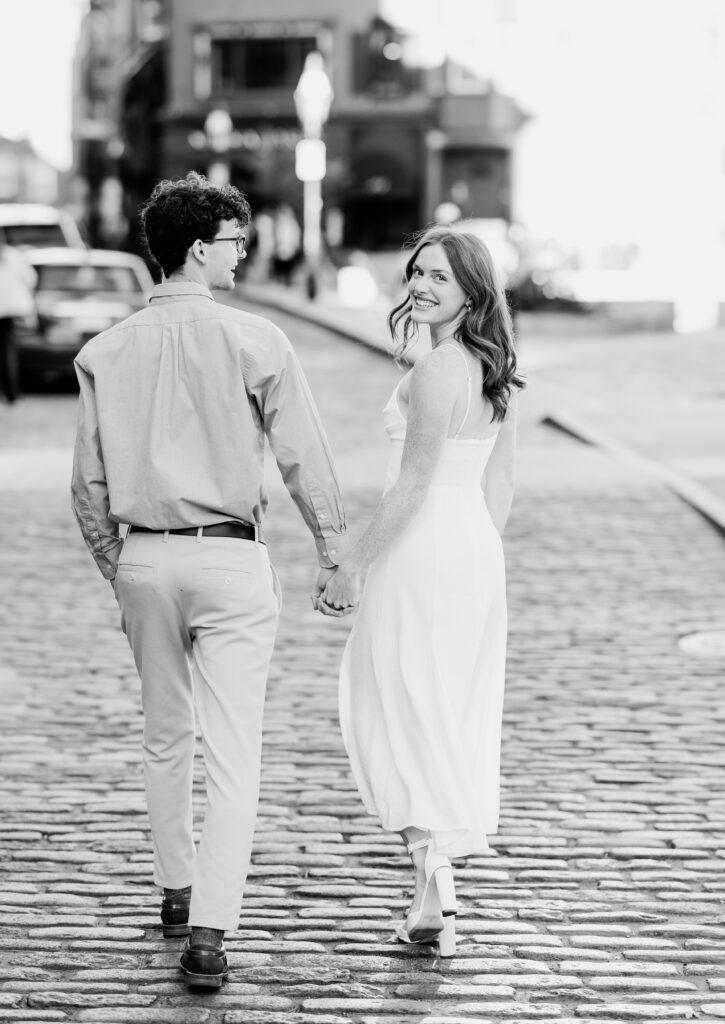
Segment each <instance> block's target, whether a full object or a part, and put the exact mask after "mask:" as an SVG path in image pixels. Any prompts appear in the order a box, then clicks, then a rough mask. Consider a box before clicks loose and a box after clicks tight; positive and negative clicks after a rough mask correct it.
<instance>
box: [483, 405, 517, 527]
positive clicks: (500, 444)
mask: <svg viewBox="0 0 725 1024" xmlns="http://www.w3.org/2000/svg"><path fill="white" fill-rule="evenodd" d="M517 418H518V410H517V407H516V398H515V397H514V398H512V399H511V402H510V404H509V407H508V411H507V413H506V418H505V420H504V421H503V423H502V424H501V428H500V430H499V432H498V437H497V438H496V443H495V444H494V446H493V451H492V452H491V455H490V457H489V460H488V464H487V465H486V473H485V475H484V478H483V493H484V496H485V498H486V506H487V508H488V511H489V512H490V514H491V519H492V520H493V525H494V526H495V527H496V529H497V530H498V532H499V533H503V531H504V527H505V526H506V521H507V519H508V516H509V512H510V511H511V502H512V500H513V496H514V482H515V477H514V456H515V450H516V421H517Z"/></svg>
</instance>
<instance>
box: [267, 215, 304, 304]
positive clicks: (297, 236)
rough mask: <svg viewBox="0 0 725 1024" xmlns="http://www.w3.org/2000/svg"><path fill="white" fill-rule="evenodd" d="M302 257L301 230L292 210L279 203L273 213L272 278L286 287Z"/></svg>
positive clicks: (290, 281)
mask: <svg viewBox="0 0 725 1024" xmlns="http://www.w3.org/2000/svg"><path fill="white" fill-rule="evenodd" d="M301 257H302V231H301V229H300V226H299V224H298V222H297V218H296V217H295V214H294V210H293V209H292V207H291V206H290V205H289V204H288V203H281V204H280V205H279V206H278V207H277V210H276V212H275V215H274V257H273V260H272V267H273V271H274V279H275V281H278V282H279V284H283V285H284V286H285V287H286V288H289V286H290V285H291V284H292V274H293V272H294V269H295V267H296V266H297V264H298V263H299V261H300V259H301Z"/></svg>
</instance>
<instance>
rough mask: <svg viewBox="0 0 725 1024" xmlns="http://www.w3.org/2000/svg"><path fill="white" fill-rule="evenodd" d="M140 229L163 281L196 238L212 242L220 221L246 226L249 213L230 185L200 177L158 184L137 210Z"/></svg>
mask: <svg viewBox="0 0 725 1024" xmlns="http://www.w3.org/2000/svg"><path fill="white" fill-rule="evenodd" d="M140 214H141V228H142V231H143V238H144V241H145V243H146V247H147V249H148V251H149V253H150V254H151V257H152V258H153V259H154V260H155V262H156V263H158V264H159V265H160V266H161V269H162V270H163V272H164V274H165V275H166V277H168V276H169V275H170V274H173V273H174V271H175V270H178V269H179V267H182V266H183V265H184V262H185V260H186V254H187V252H188V251H189V248H190V246H191V245H193V243H194V242H195V241H196V239H197V238H199V239H201V241H202V242H211V240H212V239H213V238H214V235H215V234H216V231H217V228H218V226H219V221H220V220H234V219H235V218H236V220H238V221H239V224H240V226H242V227H243V226H244V225H245V224H248V223H249V218H250V217H251V214H252V211H251V210H250V208H249V203H248V202H247V200H246V198H245V197H244V195H243V194H242V193H241V192H240V191H239V189H236V188H234V186H233V185H222V186H218V185H212V184H211V182H210V181H208V180H207V179H206V178H205V177H204V175H203V174H199V173H197V172H196V171H189V173H188V174H187V175H186V177H185V178H175V179H173V180H171V179H167V180H165V181H160V182H158V184H157V185H156V187H155V188H154V190H153V192H152V193H151V195H150V196H149V198H148V200H147V201H146V202H145V203H144V205H143V206H142V207H141V210H140Z"/></svg>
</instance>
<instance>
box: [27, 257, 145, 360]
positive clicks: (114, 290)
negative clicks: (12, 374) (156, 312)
mask: <svg viewBox="0 0 725 1024" xmlns="http://www.w3.org/2000/svg"><path fill="white" fill-rule="evenodd" d="M24 255H25V257H26V259H28V261H29V262H30V263H31V265H32V266H33V267H34V269H35V272H36V274H37V275H38V280H37V284H36V292H35V299H36V307H37V316H35V317H26V318H25V319H24V320H22V321H20V322H19V323H18V324H17V329H16V340H17V345H18V354H19V359H20V372H21V374H22V375H23V377H24V378H26V379H27V378H28V377H29V376H32V375H33V374H39V373H43V374H47V373H49V372H50V373H53V374H55V375H70V374H72V373H73V359H74V358H75V356H76V355H77V354H78V352H79V351H80V349H81V348H82V347H83V345H85V343H86V342H87V341H88V340H89V338H92V337H94V336H95V335H96V334H100V333H101V331H105V330H107V329H108V328H109V327H112V326H113V325H114V324H116V323H118V322H119V321H120V320H123V319H124V318H125V317H127V316H130V315H131V313H135V312H136V311H137V310H139V309H142V308H143V307H144V306H145V305H146V303H147V302H148V298H149V294H150V292H151V289H152V288H153V280H152V278H151V274H150V273H149V271H148V268H147V266H146V264H145V263H144V261H143V260H142V259H140V258H139V257H138V256H132V255H129V253H125V252H112V251H108V250H105V249H31V250H28V251H26V252H25V254H24Z"/></svg>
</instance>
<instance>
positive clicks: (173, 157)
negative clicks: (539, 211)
mask: <svg viewBox="0 0 725 1024" xmlns="http://www.w3.org/2000/svg"><path fill="white" fill-rule="evenodd" d="M380 8H381V4H380V0H356V2H355V3H347V2H346V3H340V2H339V0H274V2H273V3H270V0H245V2H244V3H243V4H240V3H239V0H205V3H204V4H203V5H199V4H198V2H197V0H93V2H92V4H91V10H90V12H89V14H88V16H87V19H86V21H87V25H86V26H85V30H84V31H85V39H86V43H85V45H84V43H83V39H82V42H81V45H80V46H79V54H78V61H77V63H78V73H77V81H78V83H79V92H78V96H77V104H76V106H77V109H78V114H79V116H78V118H77V125H78V131H77V135H76V142H77V148H76V167H77V169H78V170H79V172H80V173H81V175H84V176H86V177H87V180H88V181H89V186H88V190H89V196H90V200H91V202H90V206H91V217H90V219H91V220H93V219H94V218H95V219H94V220H93V227H94V228H95V229H96V230H95V231H94V230H91V232H90V233H91V235H92V236H93V235H94V233H95V234H96V235H97V228H98V226H99V225H101V224H102V221H103V217H102V206H103V196H104V190H105V192H108V191H109V188H110V191H111V193H113V194H115V193H114V188H113V187H111V186H109V185H108V181H109V180H110V181H112V182H113V181H117V182H118V188H119V194H120V196H121V201H122V206H123V219H124V220H125V222H126V223H127V225H128V230H129V233H130V238H129V242H130V245H131V247H134V241H135V239H134V219H135V211H136V209H137V207H138V204H139V203H140V202H141V201H142V200H143V198H144V197H145V196H146V195H148V193H149V191H150V190H151V188H152V187H153V183H154V182H155V181H156V180H158V179H159V178H160V177H173V176H177V175H184V174H185V173H186V172H187V171H188V170H190V169H191V168H195V169H198V170H201V171H205V172H208V171H209V169H210V168H214V171H215V174H217V175H219V174H221V175H222V177H224V176H227V177H228V178H229V180H230V181H231V182H232V183H233V184H235V185H237V186H238V187H239V188H241V189H242V190H243V191H244V192H245V193H246V194H247V195H248V197H249V200H250V202H251V205H252V208H253V210H256V211H260V210H262V209H265V208H269V209H272V208H274V207H277V206H279V204H280V203H286V204H289V205H291V206H292V208H293V209H294V210H295V211H296V212H297V214H298V216H299V215H300V214H301V200H302V192H301V185H300V182H299V181H298V180H297V178H296V175H295V146H296V144H297V142H298V141H299V140H300V137H301V132H300V126H299V123H298V120H297V116H296V112H295V105H294V100H293V92H294V89H295V86H296V84H297V82H298V80H299V77H300V74H301V72H302V69H303V66H304V62H305V58H306V56H307V54H308V53H310V52H312V51H319V52H320V53H322V55H323V57H324V60H325V67H326V70H327V72H328V75H329V77H330V80H331V84H332V88H333V90H334V100H333V103H332V107H331V110H330V116H329V120H328V122H327V124H326V125H325V129H324V141H325V143H326V147H327V170H326V176H325V179H324V182H323V199H324V210H325V212H326V224H327V228H328V232H327V234H328V243H330V244H335V245H342V246H343V247H345V248H353V247H354V248H362V249H366V250H379V249H386V248H396V249H397V248H399V247H400V244H401V242H402V240H403V239H404V237H405V235H406V234H408V233H410V232H412V231H414V230H416V229H418V228H420V227H421V226H423V225H424V224H426V223H429V222H430V221H431V219H432V218H433V213H434V211H435V209H436V207H438V206H439V204H440V203H441V202H443V201H452V202H455V203H456V204H457V206H458V207H459V209H460V210H461V213H462V214H463V216H469V217H477V218H479V217H480V218H499V219H503V220H504V221H507V220H508V219H509V217H510V194H509V193H510V179H511V153H512V149H513V143H514V139H515V135H516V132H517V129H518V127H519V125H520V124H521V123H522V117H521V114H520V111H519V110H518V109H517V107H516V106H515V104H514V103H513V101H512V100H511V99H510V98H508V97H505V96H501V95H499V94H496V93H495V92H493V91H492V90H491V89H490V88H487V87H486V86H485V84H484V83H483V82H481V83H480V87H479V88H478V89H476V88H475V86H474V87H473V88H471V82H470V80H469V81H468V83H467V89H466V94H465V95H460V94H458V93H456V92H455V91H453V90H452V89H451V88H450V87H449V82H450V80H451V78H452V77H455V76H451V75H450V74H449V72H450V68H448V67H447V66H446V65H445V64H443V65H441V66H440V67H437V68H433V69H430V68H427V69H424V68H421V67H417V66H416V65H415V63H414V61H412V60H410V59H409V58H408V50H407V45H406V44H407V40H406V38H405V36H404V34H403V33H402V32H400V31H399V30H398V29H397V28H396V27H395V26H394V25H392V24H390V23H389V22H388V21H386V20H384V19H383V17H382V16H381V10H380ZM99 34H100V35H103V36H104V37H105V38H104V39H103V41H102V42H99ZM88 40H91V42H92V45H89V43H88ZM94 64H95V72H92V71H90V70H89V69H91V68H92V67H93V65H94ZM83 83H85V86H83ZM93 89H95V95H94V99H93V102H94V103H95V105H96V115H95V116H91V117H88V112H87V110H86V111H85V115H86V116H85V129H84V128H83V124H84V118H83V116H82V115H83V106H84V104H86V105H87V103H88V96H89V94H90V93H91V92H92V90H93ZM220 110H221V111H224V112H225V115H226V121H227V123H230V124H231V130H228V131H226V132H224V133H222V136H221V137H220V136H218V135H217V136H215V135H214V134H213V133H211V132H210V131H209V126H210V125H213V124H214V120H213V119H211V120H209V115H210V113H213V112H214V111H220ZM99 111H100V113H99ZM229 119H230V120H229Z"/></svg>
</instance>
